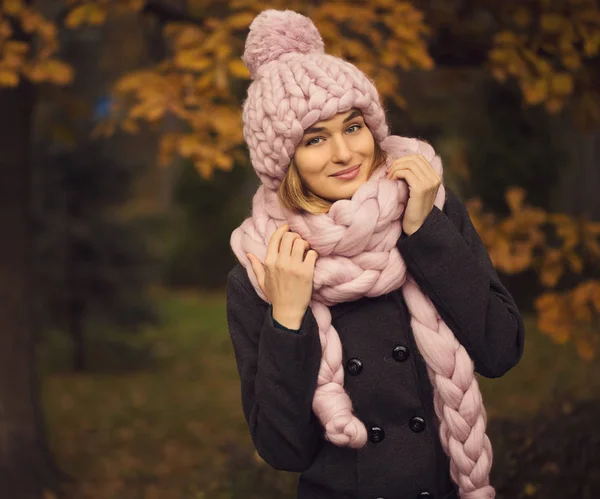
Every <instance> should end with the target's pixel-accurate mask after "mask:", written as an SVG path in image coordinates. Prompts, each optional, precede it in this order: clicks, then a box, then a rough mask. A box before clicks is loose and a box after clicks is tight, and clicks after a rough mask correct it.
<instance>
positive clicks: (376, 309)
mask: <svg viewBox="0 0 600 499" xmlns="http://www.w3.org/2000/svg"><path fill="white" fill-rule="evenodd" d="M398 249H399V251H400V253H401V255H402V257H403V258H404V260H405V262H406V265H407V267H408V270H409V272H410V274H411V275H412V276H413V277H414V279H415V280H416V281H417V283H418V284H419V286H420V287H421V289H422V290H423V291H424V292H425V293H426V294H427V295H428V296H429V297H430V299H431V300H432V302H433V303H434V304H435V306H436V308H437V310H438V312H439V313H440V315H441V317H442V318H443V319H444V321H445V322H446V324H448V326H449V327H450V328H451V329H452V331H453V332H454V334H455V335H456V337H457V339H458V340H459V341H460V342H461V344H462V345H463V346H464V347H465V348H466V350H467V351H468V353H469V354H470V356H471V358H472V359H473V361H474V363H475V369H476V371H477V372H478V373H479V374H481V375H482V376H485V377H488V378H496V377H500V376H502V375H503V374H504V373H506V372H507V371H508V370H509V369H511V368H512V367H513V366H515V365H516V364H517V362H518V361H519V359H520V358H521V356H522V354H523V341H524V327H523V321H522V318H521V316H520V314H519V311H518V309H517V306H516V305H515V302H514V300H513V298H512V296H511V295H510V294H509V292H508V291H507V290H506V288H505V287H504V286H503V285H502V283H501V282H500V279H499V278H498V275H497V273H496V271H495V269H494V267H493V265H492V262H491V260H490V258H489V256H488V253H487V251H486V249H485V246H484V245H483V243H482V242H481V239H480V238H479V236H478V234H477V232H476V231H475V228H474V227H473V225H472V223H471V220H470V218H469V215H468V212H467V210H466V208H465V206H464V205H463V204H462V202H461V201H460V200H459V199H458V198H457V196H456V195H454V194H453V193H452V192H451V191H450V189H448V188H447V187H446V203H445V205H444V209H443V211H442V210H440V209H439V208H437V207H434V208H433V210H432V212H431V213H430V214H429V216H428V217H427V219H426V220H425V222H424V224H423V225H422V226H421V227H420V228H419V230H417V231H416V232H415V233H413V234H412V235H410V236H408V237H401V238H400V239H399V240H398ZM330 310H331V314H332V321H333V325H334V327H335V328H336V330H337V331H338V333H339V335H340V338H341V341H342V346H343V363H344V366H345V388H346V390H347V391H348V393H349V395H350V398H351V400H352V402H353V404H354V409H355V413H356V415H357V417H358V418H360V419H361V420H362V421H363V422H365V424H366V426H367V429H368V432H369V441H368V442H367V444H366V446H365V447H364V448H362V449H360V450H355V449H349V448H340V447H337V446H335V445H333V444H331V443H329V442H327V441H325V440H324V438H323V430H322V427H321V425H320V423H319V421H318V419H317V418H316V416H315V415H314V413H313V412H312V408H311V404H312V399H313V394H314V391H315V387H316V380H317V373H318V371H319V364H320V361H321V346H320V342H319V334H318V328H317V324H316V321H315V318H314V316H313V315H312V312H311V309H310V308H309V309H308V310H307V311H306V314H305V316H304V318H303V321H302V326H301V328H300V331H299V332H298V333H297V334H296V333H294V332H290V331H286V330H283V329H281V328H278V327H276V325H275V324H274V323H273V318H272V315H271V312H272V310H271V307H270V306H269V305H268V304H267V303H265V302H263V301H262V300H261V299H260V298H259V296H258V295H257V293H256V292H255V290H254V288H253V287H252V285H251V284H250V280H249V279H248V276H247V273H246V271H245V269H244V268H243V267H242V266H241V265H240V264H237V265H236V267H234V268H233V270H232V271H231V272H230V273H229V275H228V279H227V320H228V324H229V331H230V334H231V340H232V342H233V347H234V350H235V357H236V361H237V366H238V369H239V374H240V379H241V395H242V406H243V411H244V415H245V417H246V420H247V422H248V426H249V429H250V434H251V435H252V440H253V442H254V445H255V446H256V449H257V450H258V453H259V454H260V456H261V457H262V458H263V459H264V460H265V461H266V462H267V463H268V464H269V465H271V466H272V467H273V468H276V469H278V470H288V471H296V472H302V474H301V476H300V479H299V482H298V498H299V499H350V498H353V499H354V498H356V499H377V498H379V499H425V498H430V499H432V498H434V499H442V498H444V499H450V498H455V497H457V496H456V490H457V489H456V487H455V485H454V484H453V483H452V480H451V479H450V474H449V460H448V457H447V456H446V454H445V453H444V451H443V449H442V447H441V444H440V440H439V436H438V431H437V420H436V416H435V413H434V410H433V391H432V386H431V383H430V381H429V378H428V376H427V370H426V365H425V362H424V360H423V358H422V357H421V355H420V354H419V352H418V350H417V347H416V344H415V341H414V337H413V334H412V330H411V327H410V323H409V314H408V309H407V307H406V304H405V302H404V300H403V297H402V293H401V290H400V289H398V290H396V291H394V292H392V293H389V294H388V295H383V296H379V297H376V298H368V297H364V298H361V299H359V300H357V301H354V302H345V303H340V304H337V305H335V306H332V307H330ZM484 403H485V400H484ZM492 444H493V442H492ZM492 485H493V484H492Z"/></svg>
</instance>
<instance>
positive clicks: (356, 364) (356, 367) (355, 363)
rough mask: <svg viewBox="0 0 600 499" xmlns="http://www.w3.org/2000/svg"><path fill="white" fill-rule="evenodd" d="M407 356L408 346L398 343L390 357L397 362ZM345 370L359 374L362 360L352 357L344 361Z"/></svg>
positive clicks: (402, 360)
mask: <svg viewBox="0 0 600 499" xmlns="http://www.w3.org/2000/svg"><path fill="white" fill-rule="evenodd" d="M408 356H409V352H408V348H406V347H405V346H403V345H398V346H396V347H394V349H393V350H392V357H393V358H394V360H396V361H397V362H404V361H405V360H406V359H408ZM346 370H347V371H348V373H349V374H351V375H352V376H356V375H358V374H360V373H361V371H362V370H363V363H362V360H360V359H359V358H358V357H352V358H351V359H349V360H348V362H346Z"/></svg>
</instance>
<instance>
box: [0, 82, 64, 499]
mask: <svg viewBox="0 0 600 499" xmlns="http://www.w3.org/2000/svg"><path fill="white" fill-rule="evenodd" d="M33 99H34V89H33V88H32V86H31V85H29V84H27V83H22V84H21V85H19V86H18V87H17V88H15V89H1V90H0V109H2V119H1V120H0V238H1V239H0V240H1V242H0V497H1V498H2V499H38V498H40V497H41V496H42V494H43V491H44V489H45V488H50V489H54V488H55V487H54V485H55V483H56V478H57V477H58V476H59V473H60V472H59V471H58V470H57V469H56V468H55V467H54V464H53V460H52V458H51V456H50V452H49V450H48V448H47V445H46V439H45V435H44V425H43V418H42V414H41V408H40V397H39V393H38V380H37V376H36V366H35V351H34V342H33V334H32V327H31V310H32V309H31V302H30V300H31V293H30V286H31V280H30V269H31V263H32V262H31V214H30V187H31V183H30V168H29V163H28V151H29V147H30V144H29V138H30V131H31V119H32V108H33Z"/></svg>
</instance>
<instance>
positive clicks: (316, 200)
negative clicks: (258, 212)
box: [277, 141, 387, 215]
mask: <svg viewBox="0 0 600 499" xmlns="http://www.w3.org/2000/svg"><path fill="white" fill-rule="evenodd" d="M386 159H387V155H386V153H385V151H384V150H383V149H382V148H381V146H380V145H379V143H378V142H377V141H375V147H374V154H373V164H372V165H371V169H370V170H369V177H371V175H372V174H373V172H374V171H375V170H377V168H378V167H380V166H381V165H383V164H384V163H385V161H386ZM277 194H278V196H279V200H280V201H281V203H282V204H283V206H285V207H286V208H287V209H288V210H291V211H305V212H307V213H311V214H313V215H317V214H320V213H327V212H328V211H329V209H330V208H331V205H332V204H333V202H332V201H329V200H327V199H324V198H322V197H321V196H317V195H316V194H315V193H313V192H311V191H309V190H308V189H307V187H306V186H305V185H304V183H303V182H302V179H301V178H300V173H299V172H298V168H297V167H296V165H295V164H294V161H292V162H291V163H290V167H289V168H288V170H287V172H286V174H285V177H283V180H282V181H281V184H280V185H279V189H278V191H277Z"/></svg>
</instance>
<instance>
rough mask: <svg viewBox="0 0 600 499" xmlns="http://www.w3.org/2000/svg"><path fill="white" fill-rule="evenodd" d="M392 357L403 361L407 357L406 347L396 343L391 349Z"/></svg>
mask: <svg viewBox="0 0 600 499" xmlns="http://www.w3.org/2000/svg"><path fill="white" fill-rule="evenodd" d="M392 357H394V359H395V360H397V361H398V362H404V361H405V360H406V359H408V348H406V347H404V346H402V345H398V346H397V347H395V348H394V350H393V351H392Z"/></svg>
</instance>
